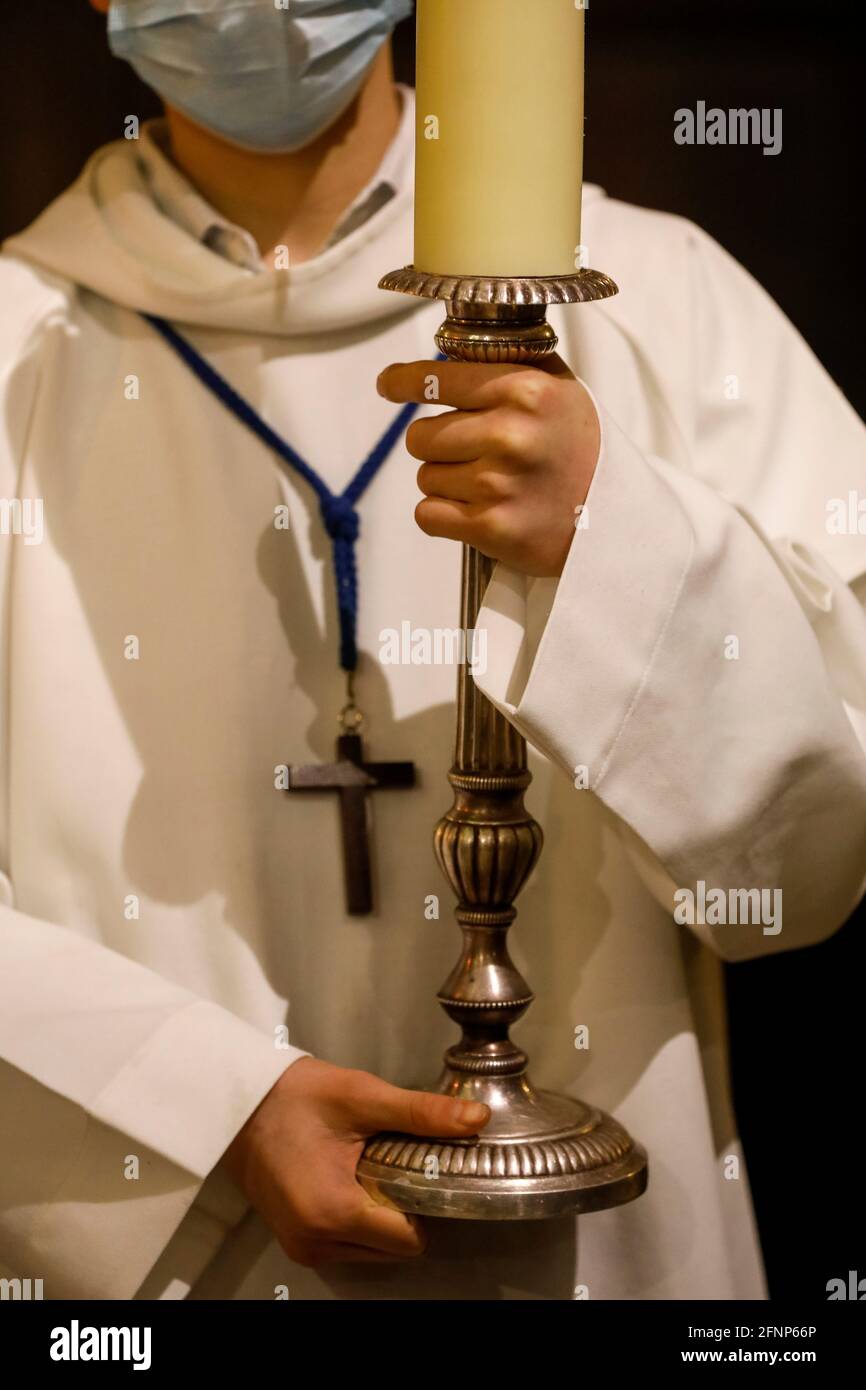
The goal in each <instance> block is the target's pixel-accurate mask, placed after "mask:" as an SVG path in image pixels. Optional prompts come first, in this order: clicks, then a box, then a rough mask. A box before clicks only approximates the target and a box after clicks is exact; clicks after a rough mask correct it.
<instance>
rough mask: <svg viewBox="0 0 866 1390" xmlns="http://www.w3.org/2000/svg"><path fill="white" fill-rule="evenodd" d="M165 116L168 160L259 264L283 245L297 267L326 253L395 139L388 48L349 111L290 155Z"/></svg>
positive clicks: (173, 114)
mask: <svg viewBox="0 0 866 1390" xmlns="http://www.w3.org/2000/svg"><path fill="white" fill-rule="evenodd" d="M166 116H167V118H168V128H169V135H170V141H171V156H172V159H173V160H174V162H175V164H176V165H177V166H178V168H179V169H180V170H181V171H182V172H183V173H184V174H185V175H186V177H187V178H188V179H189V181H190V183H192V184H193V186H194V187H195V188H196V189H197V190H198V191H199V193H201V195H202V197H203V198H206V199H207V201H208V202H209V203H210V204H211V206H212V207H214V208H216V210H217V211H218V212H220V213H222V215H223V216H224V217H226V218H228V220H229V221H230V222H235V223H237V225H238V226H240V227H243V228H245V230H246V231H248V232H250V233H251V235H252V236H253V237H254V238H255V240H256V242H257V243H258V246H259V250H260V251H261V253H262V256H263V257H264V258H266V259H267V258H268V257H270V256H272V254H273V252H274V249H275V248H276V247H283V246H285V247H287V248H288V257H289V263H290V264H294V265H298V264H300V263H301V262H302V261H306V260H309V259H310V258H311V257H312V256H315V255H316V253H317V252H318V251H320V250H321V248H322V247H323V246H324V244H325V243H326V241H327V239H328V236H329V235H330V233H331V232H332V231H333V229H334V227H335V226H336V225H337V223H338V222H339V220H340V217H341V215H342V214H343V212H345V210H346V208H348V207H349V206H350V205H351V203H352V201H353V199H354V198H355V197H357V195H358V193H360V191H361V189H362V188H363V187H364V186H365V184H367V183H369V181H370V179H371V178H372V177H373V175H374V174H375V172H376V170H377V168H378V167H379V164H380V163H381V161H382V158H383V156H384V154H385V151H386V150H387V148H388V146H389V145H390V143H391V141H392V140H393V139H394V136H395V134H396V132H397V127H398V124H399V121H400V93H399V91H398V90H397V88H396V87H395V85H394V74H393V68H392V63H391V46H390V44H385V45H384V46H383V48H382V49H381V51H380V53H379V56H378V58H377V59H376V61H375V63H374V64H373V66H372V68H371V69H370V72H369V73H368V75H367V78H366V80H365V83H364V86H363V87H362V88H361V91H360V92H359V94H358V96H357V97H356V98H355V100H354V101H353V102H352V104H351V106H350V107H349V109H348V110H347V111H345V112H344V113H343V115H342V116H341V117H340V118H339V120H338V121H336V122H335V124H334V125H332V126H331V127H330V128H329V129H328V130H326V131H325V132H324V133H323V134H322V135H320V136H319V137H318V138H317V139H316V140H314V141H313V143H312V144H310V145H307V146H305V148H304V149H302V150H298V151H297V152H296V153H294V154H259V153H256V152H254V151H249V150H241V149H238V147H237V146H236V145H230V144H229V143H228V142H227V141H225V140H223V139H222V138H221V137H220V136H219V135H215V134H214V133H213V132H212V131H209V130H205V129H204V128H203V127H202V126H198V125H195V124H194V123H193V122H192V121H190V120H188V119H187V117H186V116H184V115H182V114H181V113H180V112H179V111H177V110H175V109H174V108H173V107H167V108H166Z"/></svg>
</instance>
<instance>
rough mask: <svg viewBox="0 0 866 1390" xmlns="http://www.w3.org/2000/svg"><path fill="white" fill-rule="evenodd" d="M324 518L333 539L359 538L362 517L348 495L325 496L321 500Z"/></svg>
mask: <svg viewBox="0 0 866 1390" xmlns="http://www.w3.org/2000/svg"><path fill="white" fill-rule="evenodd" d="M321 512H322V520H323V522H324V523H325V530H326V531H327V533H328V535H329V536H330V537H331V540H332V541H348V542H349V543H350V544H351V543H352V542H354V541H356V540H357V539H358V532H359V530H360V527H361V518H360V517H359V516H358V513H357V512H356V511H355V508H354V506H353V504H352V503H351V502H350V501H349V498H348V497H323V498H322V502H321Z"/></svg>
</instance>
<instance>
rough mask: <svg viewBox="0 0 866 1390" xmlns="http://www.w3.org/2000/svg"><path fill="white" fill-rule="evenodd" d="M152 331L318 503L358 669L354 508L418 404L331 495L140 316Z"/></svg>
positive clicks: (167, 333)
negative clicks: (341, 489)
mask: <svg viewBox="0 0 866 1390" xmlns="http://www.w3.org/2000/svg"><path fill="white" fill-rule="evenodd" d="M142 318H144V319H146V320H147V322H148V323H149V324H150V325H151V327H153V328H155V329H156V331H157V333H159V334H160V335H161V336H162V337H163V338H164V339H165V341H166V342H167V343H168V345H169V346H170V347H171V348H173V349H174V351H175V352H176V353H177V355H178V357H180V358H181V360H182V361H183V362H185V363H186V365H187V366H188V367H189V369H190V370H191V371H192V372H193V373H194V375H195V376H197V377H198V379H199V381H200V382H201V383H202V384H203V385H204V386H206V387H207V389H208V390H209V391H211V392H212V393H213V395H215V396H216V397H217V399H218V400H220V401H222V403H223V405H224V406H225V407H226V409H227V410H230V411H231V413H232V414H233V415H234V416H235V417H236V418H237V419H238V420H240V421H241V423H242V424H244V425H246V426H247V428H248V429H250V430H252V432H253V434H255V435H257V436H258V438H259V439H261V440H262V442H263V443H264V444H266V445H267V446H268V448H269V449H273V450H274V452H275V453H276V454H278V455H279V457H280V458H281V459H282V460H283V462H284V463H287V464H288V465H289V467H290V468H293V469H294V470H295V472H296V473H299V474H300V476H301V477H302V478H303V479H304V481H305V482H307V483H309V485H310V487H311V488H312V489H313V491H314V492H315V494H316V496H317V497H318V499H319V511H320V512H321V515H322V522H323V524H324V527H325V530H326V531H327V533H328V535H329V536H330V538H331V547H332V553H333V561H334V579H335V582H336V588H337V610H338V614H339V620H340V665H341V667H342V668H343V670H344V671H354V670H355V668H356V666H357V665H358V648H357V640H356V629H357V624H358V567H357V561H356V556H355V543H356V541H357V539H358V535H359V532H360V527H361V518H360V517H359V516H358V513H357V511H356V510H355V505H354V504H355V503H356V502H357V501H358V499H359V498H360V497H361V494H362V493H363V492H365V491H366V489H367V488H368V487H369V485H370V483H371V482H372V481H373V479H374V478H375V476H376V474H377V473H378V471H379V469H380V468H381V467H382V464H383V463H384V462H385V460H386V458H387V457H388V455H389V454H390V452H391V450H392V449H393V448H394V445H395V444H396V443H397V440H398V439H399V438H400V436H401V434H402V433H403V431H404V430H405V429H406V427H407V425H408V424H409V423H410V421H411V419H412V416H413V415H414V414H415V413H416V411H417V410H418V405H417V403H416V402H414V401H410V402H409V403H408V404H407V405H404V406H403V409H402V410H401V411H400V412H399V414H398V415H397V416H396V418H395V419H394V420H393V421H392V422H391V424H390V425H389V426H388V428H387V430H386V431H385V433H384V434H383V436H382V438H381V439H380V440H379V442H378V444H376V445H375V447H374V448H373V449H371V451H370V453H369V454H368V455H367V457H366V459H365V460H364V462H363V463H362V464H361V467H360V468H359V469H358V471H357V473H356V474H355V476H354V478H353V479H352V481H351V482H350V483H349V486H348V487H347V488H346V489H345V491H344V492H342V493H341V494H339V495H337V494H336V493H333V492H331V489H330V488H329V487H328V485H327V483H325V482H324V481H323V479H322V478H320V477H319V475H318V473H316V471H315V469H313V468H311V467H310V465H309V464H308V463H307V462H305V460H304V459H302V458H301V455H300V454H299V453H298V452H297V451H296V450H295V449H293V448H292V446H291V444H289V442H288V440H286V439H283V437H282V435H279V434H277V432H276V430H274V429H272V428H271V426H270V425H269V424H267V422H266V421H265V420H263V419H262V417H261V416H260V415H259V414H258V412H257V411H255V410H254V409H253V407H252V406H251V405H250V403H249V401H246V400H244V398H243V396H241V395H240V394H239V393H238V392H237V391H236V390H235V389H234V387H233V386H232V385H231V384H230V383H229V382H228V381H226V379H225V377H224V376H221V375H220V373H219V372H218V371H216V369H215V368H214V367H212V366H211V365H210V363H209V362H207V361H205V359H204V358H203V357H202V356H201V354H200V353H199V352H197V351H196V349H195V348H194V347H193V346H192V343H190V342H188V341H187V339H186V338H184V337H183V336H182V335H181V334H180V333H178V332H177V330H176V329H174V328H172V326H171V324H169V323H166V321H165V319H163V318H160V317H159V316H158V315H156V314H145V313H143V314H142ZM436 360H437V361H439V362H444V361H445V355H444V353H441V352H440V353H437V357H436Z"/></svg>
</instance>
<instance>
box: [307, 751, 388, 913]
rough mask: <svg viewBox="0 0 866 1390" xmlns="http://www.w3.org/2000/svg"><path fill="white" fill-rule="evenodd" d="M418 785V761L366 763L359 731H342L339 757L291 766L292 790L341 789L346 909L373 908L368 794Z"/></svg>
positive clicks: (362, 911)
mask: <svg viewBox="0 0 866 1390" xmlns="http://www.w3.org/2000/svg"><path fill="white" fill-rule="evenodd" d="M414 785H415V764H414V763H367V762H365V761H364V750H363V746H362V743H361V735H360V734H359V733H343V734H340V736H339V738H338V739H337V761H336V762H334V763H310V764H307V765H306V766H305V767H290V768H289V785H288V787H287V788H286V790H287V791H288V792H325V791H335V792H339V794H340V825H341V829H342V836H343V871H344V875H345V881H346V911H347V912H348V913H349V916H350V917H365V916H366V915H367V913H368V912H372V910H373V888H372V875H371V871H370V835H369V827H368V824H367V793H368V792H372V791H379V790H384V789H387V788H405V787H414Z"/></svg>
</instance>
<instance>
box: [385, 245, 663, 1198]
mask: <svg viewBox="0 0 866 1390" xmlns="http://www.w3.org/2000/svg"><path fill="white" fill-rule="evenodd" d="M380 283H381V287H382V288H383V289H394V290H399V291H402V292H403V293H406V294H414V295H421V296H423V297H425V298H443V299H447V300H448V317H447V318H446V320H445V322H444V324H443V325H442V327H441V328H440V330H439V332H438V333H437V335H436V342H437V344H438V346H439V347H440V348H441V350H442V351H443V352H444V353H446V355H447V356H449V357H451V358H454V359H456V360H459V361H469V362H493V363H496V362H498V363H503V362H516V363H520V362H525V363H533V362H535V363H537V362H539V361H541V360H543V359H544V358H545V357H546V356H548V355H549V354H550V353H552V352H554V351H555V349H556V344H557V339H556V335H555V333H554V332H553V329H552V328H551V326H550V324H549V323H548V322H547V320H546V310H547V305H548V304H571V303H579V302H581V301H588V300H593V299H605V298H608V297H609V296H610V295H613V294H616V285H615V284H614V283H613V281H612V280H610V279H608V277H607V276H605V275H602V274H600V273H599V272H597V271H592V270H581V271H578V272H576V273H575V274H573V275H566V276H561V277H555V278H552V277H551V278H536V279H532V278H529V279H527V278H519V279H518V278H511V277H495V278H481V277H477V276H472V277H460V276H438V275H428V274H424V273H423V272H419V271H416V270H415V269H414V268H413V267H411V266H408V267H406V268H405V269H403V270H398V271H394V272H392V273H391V274H389V275H386V276H385V278H384V279H383V280H382V281H381V282H380ZM492 569H493V564H492V561H490V560H489V559H487V558H486V557H485V556H483V555H481V554H480V553H479V552H478V551H477V550H474V549H473V548H471V547H469V546H464V548H463V578H462V595H461V610H462V612H461V624H462V627H463V630H464V632H468V631H470V630H473V629H474V628H475V625H476V618H477V615H478V610H479V608H480V607H481V603H482V600H483V597H484V591H485V589H486V587H487V583H488V581H489V579H490V575H491V572H492ZM530 779H531V774H530V773H529V771H528V769H527V763H526V743H525V742H524V740H523V738H522V737H521V736H520V734H518V732H517V731H516V729H515V728H514V727H513V725H511V724H510V723H509V722H508V720H507V719H505V718H504V716H503V715H501V714H500V713H499V711H498V710H497V709H495V708H494V706H493V705H491V704H490V702H489V701H488V700H487V699H486V698H485V696H484V695H482V693H481V692H480V690H478V688H477V687H476V685H475V683H474V681H473V680H472V677H471V674H470V672H469V669H468V666H467V664H466V663H464V664H463V665H462V666H461V667H460V668H459V676H458V713H457V739H456V749H455V756H454V765H453V767H452V769H451V772H450V773H449V781H450V782H451V785H452V787H453V789H454V804H453V806H452V807H451V809H450V810H449V811H448V812H446V814H445V816H444V817H443V818H442V820H440V822H439V824H438V825H437V827H436V830H435V837H434V846H435V850H436V857H437V859H438V861H439V864H440V866H441V868H442V870H443V872H444V873H445V876H446V877H447V879H448V881H449V882H450V884H451V887H452V888H453V889H454V892H455V894H456V895H457V900H458V901H457V908H456V916H457V921H458V922H459V924H460V927H461V929H462V931H463V952H462V954H461V956H460V959H459V961H458V962H457V964H456V965H455V967H454V969H453V971H452V972H451V974H450V975H449V977H448V979H447V980H446V981H445V984H444V985H443V986H442V988H441V990H440V992H439V996H438V997H439V1002H440V1004H441V1005H442V1007H443V1008H444V1009H445V1011H446V1013H447V1014H448V1016H449V1017H450V1018H452V1019H453V1020H454V1022H455V1023H456V1024H458V1025H459V1026H460V1028H461V1029H462V1036H461V1038H460V1041H459V1042H458V1043H456V1044H455V1046H453V1047H451V1048H449V1049H448V1051H447V1052H446V1054H445V1068H444V1071H443V1072H442V1075H441V1076H440V1078H439V1081H438V1083H437V1084H436V1085H435V1087H432V1088H431V1089H434V1090H437V1091H440V1092H444V1093H445V1094H446V1095H450V1096H454V1097H456V1098H459V1099H461V1100H479V1101H483V1102H484V1103H485V1104H486V1105H489V1106H490V1110H491V1119H490V1122H489V1123H488V1124H487V1125H486V1126H485V1128H484V1130H483V1131H482V1133H481V1134H480V1135H476V1136H473V1137H471V1138H468V1139H464V1140H459V1139H458V1140H455V1139H447V1140H444V1139H443V1140H437V1139H423V1138H422V1139H419V1138H415V1137H412V1136H409V1135H401V1134H380V1135H375V1136H374V1137H373V1138H372V1139H371V1140H369V1141H368V1143H367V1145H366V1146H365V1149H364V1152H363V1155H362V1158H361V1162H360V1164H359V1166H358V1178H359V1181H360V1182H361V1183H362V1185H363V1186H364V1187H365V1188H366V1189H367V1190H368V1191H370V1192H372V1193H373V1194H374V1195H375V1196H377V1197H378V1198H380V1199H382V1200H385V1201H387V1202H389V1203H391V1204H392V1205H393V1206H396V1207H399V1208H400V1209H401V1210H403V1211H410V1212H416V1213H420V1214H422V1215H427V1216H444V1217H458V1218H464V1219H474V1220H478V1219H490V1220H525V1219H528V1218H537V1217H553V1216H562V1215H565V1214H567V1213H577V1212H590V1211H598V1210H602V1209H603V1208H606V1207H612V1206H616V1205H618V1204H620V1203H622V1202H628V1201H631V1200H632V1199H633V1198H635V1197H638V1196H640V1194H641V1193H642V1192H643V1191H644V1189H645V1187H646V1183H647V1159H646V1154H645V1153H644V1151H643V1149H642V1148H640V1146H639V1145H637V1144H635V1143H634V1142H633V1141H632V1139H631V1138H630V1137H629V1135H628V1134H627V1132H626V1131H625V1129H624V1128H623V1127H622V1125H621V1124H619V1123H618V1121H616V1120H614V1119H613V1118H612V1117H611V1116H610V1115H606V1114H605V1113H604V1112H603V1111H601V1110H597V1109H595V1108H594V1107H593V1106H590V1105H586V1104H584V1103H583V1102H582V1101H579V1100H575V1099H573V1098H572V1097H570V1096H565V1095H558V1094H555V1093H553V1092H551V1091H541V1090H538V1089H536V1087H535V1086H534V1084H533V1083H532V1081H531V1080H530V1078H529V1075H528V1072H527V1057H526V1054H525V1053H524V1052H522V1051H521V1049H520V1048H519V1047H517V1045H516V1044H515V1043H514V1042H512V1040H511V1037H510V1036H509V1028H510V1026H511V1024H512V1023H515V1022H516V1021H517V1020H518V1019H519V1018H520V1017H521V1016H522V1014H523V1013H525V1011H526V1009H527V1008H528V1007H529V1005H530V1004H531V1003H532V998H533V996H532V993H531V991H530V988H529V986H528V985H527V983H526V981H525V980H524V979H523V977H522V975H521V974H520V972H519V971H518V970H517V968H516V967H515V965H514V963H513V962H512V960H511V958H510V956H509V954H508V947H507V943H506V936H507V932H508V928H509V926H510V925H511V923H512V922H513V921H514V918H515V917H516V915H517V912H516V909H515V908H514V906H513V901H514V899H515V898H516V897H517V895H518V893H519V892H520V890H521V888H522V887H523V885H524V883H525V882H526V880H527V878H528V877H529V874H530V873H531V871H532V869H533V867H534V866H535V863H536V861H537V859H538V856H539V854H540V852H541V844H542V833H541V828H540V826H539V825H538V824H537V822H536V821H535V820H533V818H532V816H531V815H530V814H529V812H528V811H527V810H526V808H525V806H524V804H523V795H524V792H525V790H526V788H527V787H528V785H529V782H530Z"/></svg>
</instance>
